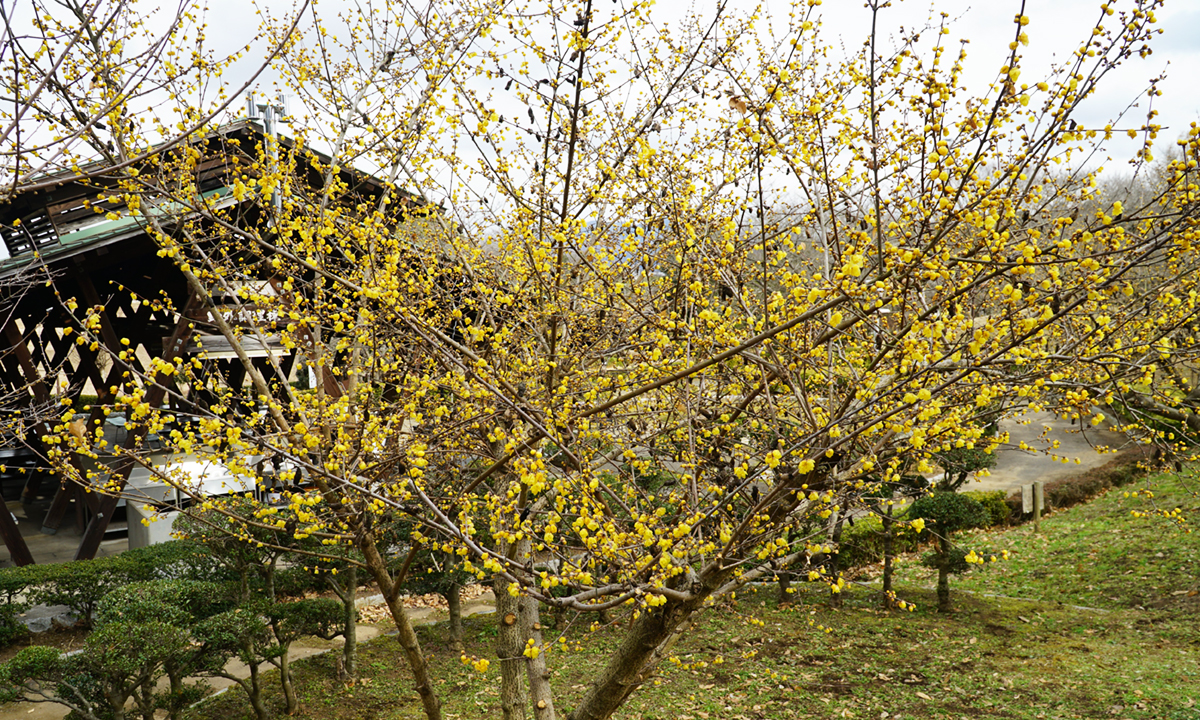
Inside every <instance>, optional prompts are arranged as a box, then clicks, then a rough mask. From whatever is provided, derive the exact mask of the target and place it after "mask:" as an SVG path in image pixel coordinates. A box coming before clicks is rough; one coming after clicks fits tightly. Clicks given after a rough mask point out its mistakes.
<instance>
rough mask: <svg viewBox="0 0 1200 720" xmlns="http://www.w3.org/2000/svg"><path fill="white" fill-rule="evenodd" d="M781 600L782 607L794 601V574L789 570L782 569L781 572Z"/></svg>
mask: <svg viewBox="0 0 1200 720" xmlns="http://www.w3.org/2000/svg"><path fill="white" fill-rule="evenodd" d="M778 575H779V601H778V604H779V605H780V607H782V606H784V605H788V604H790V603H791V602H792V574H791V573H790V572H789V571H787V570H780V571H779V573H778Z"/></svg>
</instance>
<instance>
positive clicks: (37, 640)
mask: <svg viewBox="0 0 1200 720" xmlns="http://www.w3.org/2000/svg"><path fill="white" fill-rule="evenodd" d="M88 632H89V631H88V630H87V629H85V628H78V627H76V628H64V627H61V626H59V625H55V626H54V627H53V628H51V629H50V630H47V631H46V632H42V633H32V634H30V635H28V636H27V637H25V638H24V639H22V640H19V641H17V642H15V643H13V644H12V645H9V646H8V647H6V648H3V649H0V663H3V662H8V661H9V660H11V659H12V658H13V656H15V655H16V654H17V653H19V652H21V650H23V649H25V648H27V647H31V646H34V645H43V646H46V647H53V648H58V649H59V650H62V651H63V652H70V651H72V650H79V649H80V648H82V647H83V641H84V639H85V638H87V636H88Z"/></svg>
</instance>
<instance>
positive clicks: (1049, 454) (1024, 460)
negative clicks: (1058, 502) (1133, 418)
mask: <svg viewBox="0 0 1200 720" xmlns="http://www.w3.org/2000/svg"><path fill="white" fill-rule="evenodd" d="M1084 425H1086V429H1084V430H1083V431H1081V430H1080V424H1079V423H1076V424H1075V425H1072V424H1071V421H1070V420H1063V419H1061V418H1059V417H1057V416H1056V415H1054V414H1053V413H1044V412H1039V413H1033V412H1030V413H1026V414H1025V415H1021V416H1019V417H1017V418H1013V419H1010V420H1005V421H1002V422H1001V423H1000V431H1001V432H1008V433H1009V444H1008V445H1007V446H1005V447H1003V448H1001V449H1000V450H998V451H997V454H996V467H994V468H992V469H991V476H990V477H979V478H977V479H975V480H970V481H968V482H967V485H966V486H965V487H964V488H963V489H965V490H1015V489H1017V488H1019V487H1021V486H1022V485H1024V484H1026V483H1031V482H1033V481H1035V480H1040V481H1042V482H1048V481H1050V480H1057V479H1060V478H1064V477H1069V476H1071V475H1078V474H1079V473H1081V472H1083V471H1084V470H1087V469H1089V468H1093V467H1098V466H1100V465H1103V464H1105V463H1106V462H1108V461H1109V460H1110V459H1112V453H1111V452H1109V453H1101V452H1100V449H1101V448H1102V447H1103V446H1107V448H1108V449H1109V450H1112V451H1116V450H1118V449H1120V448H1121V447H1122V446H1124V445H1125V443H1126V442H1128V441H1127V440H1126V438H1125V436H1124V435H1122V434H1121V433H1118V432H1116V431H1114V430H1112V429H1110V427H1111V426H1110V425H1109V424H1108V423H1107V422H1105V423H1104V424H1102V425H1101V426H1100V427H1098V428H1097V427H1093V426H1092V424H1091V423H1090V422H1088V421H1086V420H1085V421H1084ZM1055 440H1057V441H1058V447H1057V448H1052V443H1053V442H1054V441H1055ZM1022 442H1024V443H1025V444H1026V445H1027V446H1029V447H1030V448H1033V449H1032V450H1022V449H1020V444H1021V443H1022ZM1064 460H1065V462H1064Z"/></svg>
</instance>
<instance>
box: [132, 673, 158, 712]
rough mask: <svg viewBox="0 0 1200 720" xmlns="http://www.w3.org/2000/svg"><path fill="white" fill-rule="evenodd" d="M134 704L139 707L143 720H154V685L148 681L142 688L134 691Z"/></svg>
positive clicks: (151, 681)
mask: <svg viewBox="0 0 1200 720" xmlns="http://www.w3.org/2000/svg"><path fill="white" fill-rule="evenodd" d="M133 702H134V703H135V704H136V705H137V709H138V712H140V713H141V715H142V720H154V683H153V680H152V679H151V680H147V681H146V683H145V684H143V685H142V686H141V687H139V688H136V689H135V690H134V691H133Z"/></svg>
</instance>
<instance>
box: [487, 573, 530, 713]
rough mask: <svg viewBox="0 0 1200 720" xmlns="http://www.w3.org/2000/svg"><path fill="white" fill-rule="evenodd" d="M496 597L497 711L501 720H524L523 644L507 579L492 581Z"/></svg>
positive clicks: (518, 618) (516, 609) (517, 607)
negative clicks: (498, 694)
mask: <svg viewBox="0 0 1200 720" xmlns="http://www.w3.org/2000/svg"><path fill="white" fill-rule="evenodd" d="M492 592H493V593H494V594H495V595H496V622H497V624H498V625H499V628H498V632H497V635H496V658H497V659H498V660H499V661H500V710H501V713H502V716H503V719H504V720H524V719H525V689H524V687H523V686H522V683H521V675H522V672H521V666H522V662H521V661H522V660H523V659H524V656H523V655H522V653H523V652H524V651H525V642H524V641H523V640H522V639H521V623H520V606H519V602H518V601H517V598H515V597H513V596H512V595H511V594H510V593H509V592H508V580H507V579H505V578H504V577H503V576H501V575H497V576H496V577H495V580H494V581H493V582H492Z"/></svg>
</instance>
